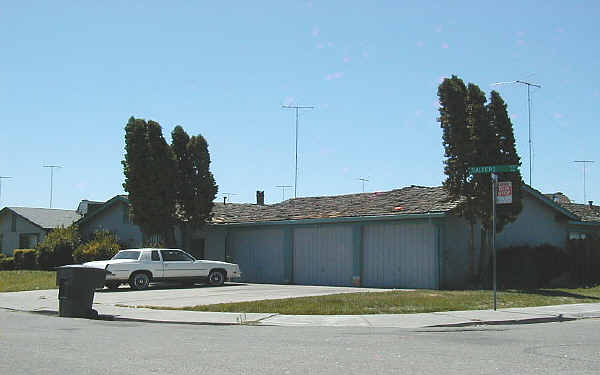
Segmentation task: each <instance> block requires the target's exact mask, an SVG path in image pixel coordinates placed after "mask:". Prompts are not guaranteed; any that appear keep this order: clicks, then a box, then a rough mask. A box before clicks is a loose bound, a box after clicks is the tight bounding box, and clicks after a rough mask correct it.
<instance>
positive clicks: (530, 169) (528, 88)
mask: <svg viewBox="0 0 600 375" xmlns="http://www.w3.org/2000/svg"><path fill="white" fill-rule="evenodd" d="M515 83H516V84H521V85H526V86H527V118H528V123H529V186H531V187H533V186H532V185H531V171H532V170H533V167H532V163H531V161H532V157H531V95H530V93H529V92H530V89H531V86H533V87H537V88H538V89H541V88H542V86H540V85H537V84H535V83H531V82H526V81H519V80H517V81H509V82H496V83H493V84H492V86H499V85H508V84H515Z"/></svg>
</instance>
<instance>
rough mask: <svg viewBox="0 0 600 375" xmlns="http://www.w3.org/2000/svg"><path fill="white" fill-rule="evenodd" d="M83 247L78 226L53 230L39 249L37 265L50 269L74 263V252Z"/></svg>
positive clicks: (39, 245)
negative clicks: (80, 246)
mask: <svg viewBox="0 0 600 375" xmlns="http://www.w3.org/2000/svg"><path fill="white" fill-rule="evenodd" d="M79 245H81V237H80V236H79V230H78V228H77V226H75V225H71V226H69V227H66V228H65V227H59V228H55V229H53V230H52V231H51V232H50V233H48V235H47V236H46V238H45V239H44V241H42V242H41V243H40V244H38V247H37V251H38V254H37V263H38V265H39V266H40V268H42V269H50V268H54V267H58V266H63V265H65V264H71V263H73V251H74V250H75V249H76V248H77V247H78V246H79Z"/></svg>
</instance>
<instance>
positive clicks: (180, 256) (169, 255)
mask: <svg viewBox="0 0 600 375" xmlns="http://www.w3.org/2000/svg"><path fill="white" fill-rule="evenodd" d="M160 254H161V255H162V257H163V260H164V261H165V262H181V261H185V262H191V261H193V259H192V258H190V257H189V256H188V255H187V254H185V253H184V252H181V251H177V250H161V251H160Z"/></svg>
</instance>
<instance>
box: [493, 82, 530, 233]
mask: <svg viewBox="0 0 600 375" xmlns="http://www.w3.org/2000/svg"><path fill="white" fill-rule="evenodd" d="M487 112H488V116H489V121H490V123H491V124H493V126H494V128H495V130H496V134H497V139H498V160H497V163H498V165H518V166H521V158H520V157H519V154H518V153H517V147H516V142H515V135H514V128H513V124H512V122H511V121H510V117H509V116H508V110H507V105H506V103H505V102H504V100H503V99H502V97H501V96H500V94H499V93H498V92H497V91H492V92H491V94H490V103H489V104H488V106H487ZM498 179H499V180H500V181H510V182H512V189H513V191H512V193H513V197H512V201H513V203H512V204H506V205H498V207H497V219H496V230H497V231H501V230H502V228H503V227H504V226H505V225H506V224H508V223H511V222H513V221H515V220H516V219H517V217H518V216H519V213H521V210H522V209H523V203H522V201H521V186H522V185H523V178H522V176H521V172H520V170H519V169H517V171H516V172H504V173H499V176H498Z"/></svg>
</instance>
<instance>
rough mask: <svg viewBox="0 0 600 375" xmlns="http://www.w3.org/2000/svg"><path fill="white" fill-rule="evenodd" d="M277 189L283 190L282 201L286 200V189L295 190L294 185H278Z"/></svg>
mask: <svg viewBox="0 0 600 375" xmlns="http://www.w3.org/2000/svg"><path fill="white" fill-rule="evenodd" d="M275 187H276V188H281V201H282V202H283V201H284V200H285V189H290V188H293V186H292V185H277V186H275Z"/></svg>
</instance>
